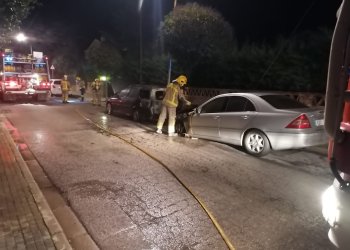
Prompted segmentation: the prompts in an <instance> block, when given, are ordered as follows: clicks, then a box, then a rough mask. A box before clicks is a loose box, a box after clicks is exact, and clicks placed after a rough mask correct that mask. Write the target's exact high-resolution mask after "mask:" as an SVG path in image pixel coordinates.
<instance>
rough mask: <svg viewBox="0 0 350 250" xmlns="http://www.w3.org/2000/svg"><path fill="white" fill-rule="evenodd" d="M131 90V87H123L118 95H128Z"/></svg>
mask: <svg viewBox="0 0 350 250" xmlns="http://www.w3.org/2000/svg"><path fill="white" fill-rule="evenodd" d="M129 92H130V89H122V90H121V91H120V93H119V95H118V96H119V97H125V96H127V95H128V94H129Z"/></svg>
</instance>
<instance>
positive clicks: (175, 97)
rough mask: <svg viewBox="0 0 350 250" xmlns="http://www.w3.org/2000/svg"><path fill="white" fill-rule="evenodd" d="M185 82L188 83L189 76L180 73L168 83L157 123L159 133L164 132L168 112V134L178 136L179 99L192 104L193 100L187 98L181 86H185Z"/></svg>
mask: <svg viewBox="0 0 350 250" xmlns="http://www.w3.org/2000/svg"><path fill="white" fill-rule="evenodd" d="M185 84H187V78H186V76H184V75H180V76H179V77H178V78H176V79H175V80H174V81H172V82H171V83H169V84H168V86H167V88H166V91H165V96H164V99H163V102H162V104H163V105H162V111H161V113H160V115H159V118H158V123H157V133H158V134H161V133H162V128H163V124H164V121H165V119H166V116H167V114H168V118H169V120H168V135H169V136H176V135H177V134H176V133H175V118H176V108H177V106H178V104H179V99H182V100H183V101H184V102H185V103H186V105H191V102H189V101H188V100H186V98H185V96H184V94H183V91H182V89H181V87H183V86H184V85H185Z"/></svg>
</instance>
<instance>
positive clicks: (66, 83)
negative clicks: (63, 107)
mask: <svg viewBox="0 0 350 250" xmlns="http://www.w3.org/2000/svg"><path fill="white" fill-rule="evenodd" d="M69 90H70V82H69V81H68V76H67V75H64V76H63V80H62V81H61V91H62V103H68V94H69Z"/></svg>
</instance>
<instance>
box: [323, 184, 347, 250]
mask: <svg viewBox="0 0 350 250" xmlns="http://www.w3.org/2000/svg"><path fill="white" fill-rule="evenodd" d="M322 214H323V217H324V218H325V220H326V221H327V222H328V224H329V226H330V229H329V232H328V238H329V240H330V241H331V242H332V243H333V245H335V246H337V247H338V248H340V249H349V245H350V238H349V235H350V193H349V192H348V191H344V190H340V189H339V185H338V183H337V181H335V182H334V183H333V185H332V186H330V187H329V188H328V189H327V190H326V191H325V192H324V193H323V195H322Z"/></svg>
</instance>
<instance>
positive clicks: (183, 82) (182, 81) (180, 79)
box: [175, 75, 187, 87]
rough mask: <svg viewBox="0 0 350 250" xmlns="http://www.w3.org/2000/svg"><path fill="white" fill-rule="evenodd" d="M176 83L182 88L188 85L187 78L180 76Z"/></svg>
mask: <svg viewBox="0 0 350 250" xmlns="http://www.w3.org/2000/svg"><path fill="white" fill-rule="evenodd" d="M175 81H176V82H177V83H178V84H179V85H180V86H181V87H182V86H184V85H185V84H186V83H187V77H186V76H184V75H180V76H179V77H178V78H176V79H175Z"/></svg>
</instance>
